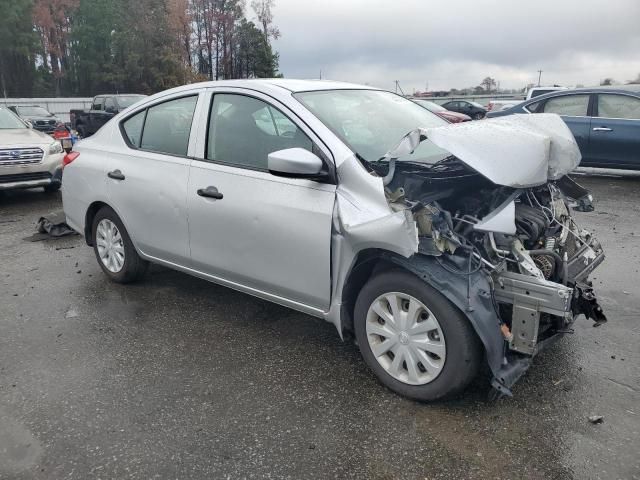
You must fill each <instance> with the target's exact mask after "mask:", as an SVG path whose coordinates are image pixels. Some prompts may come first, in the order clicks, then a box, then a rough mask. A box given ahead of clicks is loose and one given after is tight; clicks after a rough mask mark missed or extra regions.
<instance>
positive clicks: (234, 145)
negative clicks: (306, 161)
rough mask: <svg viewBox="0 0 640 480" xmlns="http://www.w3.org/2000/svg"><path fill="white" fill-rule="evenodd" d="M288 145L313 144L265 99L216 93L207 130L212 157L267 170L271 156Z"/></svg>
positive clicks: (293, 146) (209, 158)
mask: <svg viewBox="0 0 640 480" xmlns="http://www.w3.org/2000/svg"><path fill="white" fill-rule="evenodd" d="M287 148H304V149H306V150H309V151H312V149H313V143H312V142H311V140H310V139H309V137H307V135H305V133H304V132H303V131H302V130H300V129H299V128H298V127H297V126H296V125H295V124H294V123H293V122H292V121H291V120H290V119H289V118H287V117H286V116H285V115H284V114H283V113H282V112H280V111H279V110H277V109H276V108H274V107H273V106H271V105H269V104H268V103H266V102H263V101H262V100H258V99H256V98H252V97H247V96H245V95H236V94H216V95H214V97H213V105H212V106H211V114H210V117H209V130H208V132H207V157H206V158H207V159H208V160H214V161H217V162H224V163H230V164H233V165H238V166H241V167H248V168H252V169H258V170H267V169H268V165H267V156H268V155H269V154H270V153H272V152H276V151H278V150H284V149H287Z"/></svg>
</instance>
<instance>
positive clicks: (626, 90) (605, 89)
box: [522, 85, 640, 103]
mask: <svg viewBox="0 0 640 480" xmlns="http://www.w3.org/2000/svg"><path fill="white" fill-rule="evenodd" d="M580 93H582V94H587V93H622V94H627V95H628V94H631V95H633V96H634V97H640V85H611V86H600V87H587V88H571V89H569V90H558V91H555V92H549V93H545V94H544V95H538V96H537V97H533V98H530V99H529V100H526V103H536V102H537V101H540V100H545V99H547V98H553V97H562V96H564V95H576V94H580ZM522 103H525V102H522Z"/></svg>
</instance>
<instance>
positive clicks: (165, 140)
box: [125, 95, 198, 156]
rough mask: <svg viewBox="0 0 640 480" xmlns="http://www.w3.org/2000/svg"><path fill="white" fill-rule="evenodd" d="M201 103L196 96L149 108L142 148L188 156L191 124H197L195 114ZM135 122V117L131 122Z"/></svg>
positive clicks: (141, 143)
mask: <svg viewBox="0 0 640 480" xmlns="http://www.w3.org/2000/svg"><path fill="white" fill-rule="evenodd" d="M197 101H198V96H197V95H194V96H191V97H183V98H177V99H175V100H169V101H167V102H164V103H160V104H158V105H154V106H153V107H149V109H148V110H147V117H146V120H145V122H144V129H143V132H142V139H141V142H140V148H141V149H143V150H151V151H153V152H159V153H169V154H171V155H181V156H186V155H187V149H188V146H189V135H190V133H191V122H192V121H193V112H194V111H195V109H196V103H197ZM133 118H135V116H134V117H131V119H133ZM131 119H129V120H131ZM132 128H133V127H132ZM125 130H126V128H125ZM132 143H133V142H132Z"/></svg>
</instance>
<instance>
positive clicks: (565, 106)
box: [544, 95, 589, 117]
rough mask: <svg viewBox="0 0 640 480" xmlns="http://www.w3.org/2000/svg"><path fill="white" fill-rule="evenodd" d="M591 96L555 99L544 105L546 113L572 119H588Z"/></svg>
mask: <svg viewBox="0 0 640 480" xmlns="http://www.w3.org/2000/svg"><path fill="white" fill-rule="evenodd" d="M588 108H589V95H565V96H562V97H553V98H550V99H549V100H547V103H545V105H544V113H557V114H558V115H567V116H570V117H586V116H587V109H588Z"/></svg>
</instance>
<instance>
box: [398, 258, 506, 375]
mask: <svg viewBox="0 0 640 480" xmlns="http://www.w3.org/2000/svg"><path fill="white" fill-rule="evenodd" d="M388 258H389V260H390V261H392V262H393V263H395V264H397V265H399V266H401V267H403V268H405V269H407V270H409V271H410V272H412V273H414V274H415V275H417V276H418V277H420V278H421V279H422V280H423V281H425V282H426V283H428V284H429V285H430V286H432V287H433V288H435V289H436V290H438V291H439V292H440V293H442V294H443V295H444V296H445V297H446V298H447V299H448V300H449V301H450V302H451V303H453V304H454V305H455V306H456V307H457V308H458V309H460V311H461V312H463V313H464V314H465V316H466V317H467V318H468V319H469V322H470V323H471V325H472V326H473V329H474V330H475V331H476V333H477V334H478V337H479V338H480V341H481V342H482V344H483V345H484V348H485V351H486V355H487V363H488V365H489V368H490V369H491V372H492V373H493V375H494V377H496V378H499V375H500V370H501V367H502V363H503V359H504V348H505V347H504V345H505V343H504V338H503V336H502V332H501V330H500V324H501V322H500V316H499V315H498V312H497V311H496V309H495V306H494V301H493V282H492V279H491V277H490V276H489V275H488V274H486V273H485V272H484V271H483V270H479V271H477V272H475V273H471V274H466V273H465V274H463V273H460V274H456V273H452V272H450V271H449V270H447V269H446V268H444V267H443V266H442V264H441V263H440V262H439V261H438V260H436V257H431V256H425V255H420V254H417V255H413V256H411V257H409V258H404V257H400V256H396V255H393V256H389V257H388ZM447 261H448V262H451V263H452V264H453V266H452V268H457V269H459V270H460V271H461V272H464V271H465V270H466V269H467V259H465V258H462V257H457V256H454V255H451V256H448V258H447Z"/></svg>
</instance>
